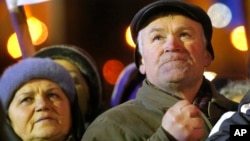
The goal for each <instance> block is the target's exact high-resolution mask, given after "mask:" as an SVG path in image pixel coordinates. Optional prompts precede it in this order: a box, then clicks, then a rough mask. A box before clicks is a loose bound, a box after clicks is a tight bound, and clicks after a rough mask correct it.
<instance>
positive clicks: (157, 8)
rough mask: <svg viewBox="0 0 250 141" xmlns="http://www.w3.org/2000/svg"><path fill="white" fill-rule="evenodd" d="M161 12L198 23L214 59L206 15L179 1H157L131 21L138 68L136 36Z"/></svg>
mask: <svg viewBox="0 0 250 141" xmlns="http://www.w3.org/2000/svg"><path fill="white" fill-rule="evenodd" d="M162 12H176V13H179V14H182V15H184V16H187V17H189V18H191V19H192V20H194V21H197V22H199V23H200V24H201V25H202V27H203V30H204V34H205V37H206V40H207V50H208V51H209V53H210V54H211V56H212V58H213V59H214V51H213V47H212V44H211V39H212V33H213V28H212V23H211V20H210V18H209V16H208V15H207V13H206V12H205V11H204V10H203V9H202V8H200V7H198V6H196V5H193V4H190V3H187V2H184V1H180V0H158V1H155V2H153V3H151V4H149V5H147V6H145V7H143V8H142V9H141V10H139V11H138V12H137V13H136V15H135V16H134V18H133V19H132V21H131V25H130V26H131V34H132V38H133V40H134V42H135V44H136V50H135V56H134V57H135V63H136V66H137V67H138V66H139V65H140V64H141V62H140V60H141V55H140V53H139V50H138V43H137V36H138V33H139V31H140V30H141V29H142V28H144V27H145V26H147V24H149V23H148V22H149V21H148V20H149V19H150V18H151V17H153V16H156V15H157V14H160V13H162Z"/></svg>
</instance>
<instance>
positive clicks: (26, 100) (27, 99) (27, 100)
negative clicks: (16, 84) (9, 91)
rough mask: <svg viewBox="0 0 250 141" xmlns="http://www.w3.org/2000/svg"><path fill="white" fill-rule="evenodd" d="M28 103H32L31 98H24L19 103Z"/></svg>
mask: <svg viewBox="0 0 250 141" xmlns="http://www.w3.org/2000/svg"><path fill="white" fill-rule="evenodd" d="M30 101H32V98H31V97H25V98H23V99H21V103H28V102H30Z"/></svg>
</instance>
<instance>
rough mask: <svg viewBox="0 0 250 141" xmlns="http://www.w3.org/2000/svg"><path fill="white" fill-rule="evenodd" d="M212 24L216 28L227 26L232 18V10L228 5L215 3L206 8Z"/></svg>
mask: <svg viewBox="0 0 250 141" xmlns="http://www.w3.org/2000/svg"><path fill="white" fill-rule="evenodd" d="M207 14H208V15H209V17H210V19H211V22H212V25H213V26H214V27H216V28H223V27H225V26H227V25H228V24H229V23H230V21H231V20H232V12H231V10H230V8H229V7H228V6H226V5H225V4H223V3H215V4H213V5H212V6H210V8H209V9H208V12H207Z"/></svg>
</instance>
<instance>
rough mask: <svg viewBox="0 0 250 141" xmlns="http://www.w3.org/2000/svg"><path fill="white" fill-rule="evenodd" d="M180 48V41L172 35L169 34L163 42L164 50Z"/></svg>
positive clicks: (169, 50) (170, 50)
mask: <svg viewBox="0 0 250 141" xmlns="http://www.w3.org/2000/svg"><path fill="white" fill-rule="evenodd" d="M178 50H180V43H179V41H178V39H177V38H176V37H174V36H169V37H168V38H167V39H166V42H165V44H164V52H172V51H178Z"/></svg>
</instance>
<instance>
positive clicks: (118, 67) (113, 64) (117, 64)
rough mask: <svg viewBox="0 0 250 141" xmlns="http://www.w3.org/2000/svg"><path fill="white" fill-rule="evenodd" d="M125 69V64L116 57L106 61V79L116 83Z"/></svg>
mask: <svg viewBox="0 0 250 141" xmlns="http://www.w3.org/2000/svg"><path fill="white" fill-rule="evenodd" d="M123 69H124V64H123V63H122V62H121V61H119V60H116V59H111V60H108V61H107V62H105V64H104V66H103V69H102V73H103V76H104V78H105V80H106V81H107V82H108V83H109V84H111V85H114V84H115V83H116V81H117V79H118V77H119V74H120V73H121V72H122V70H123Z"/></svg>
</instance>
